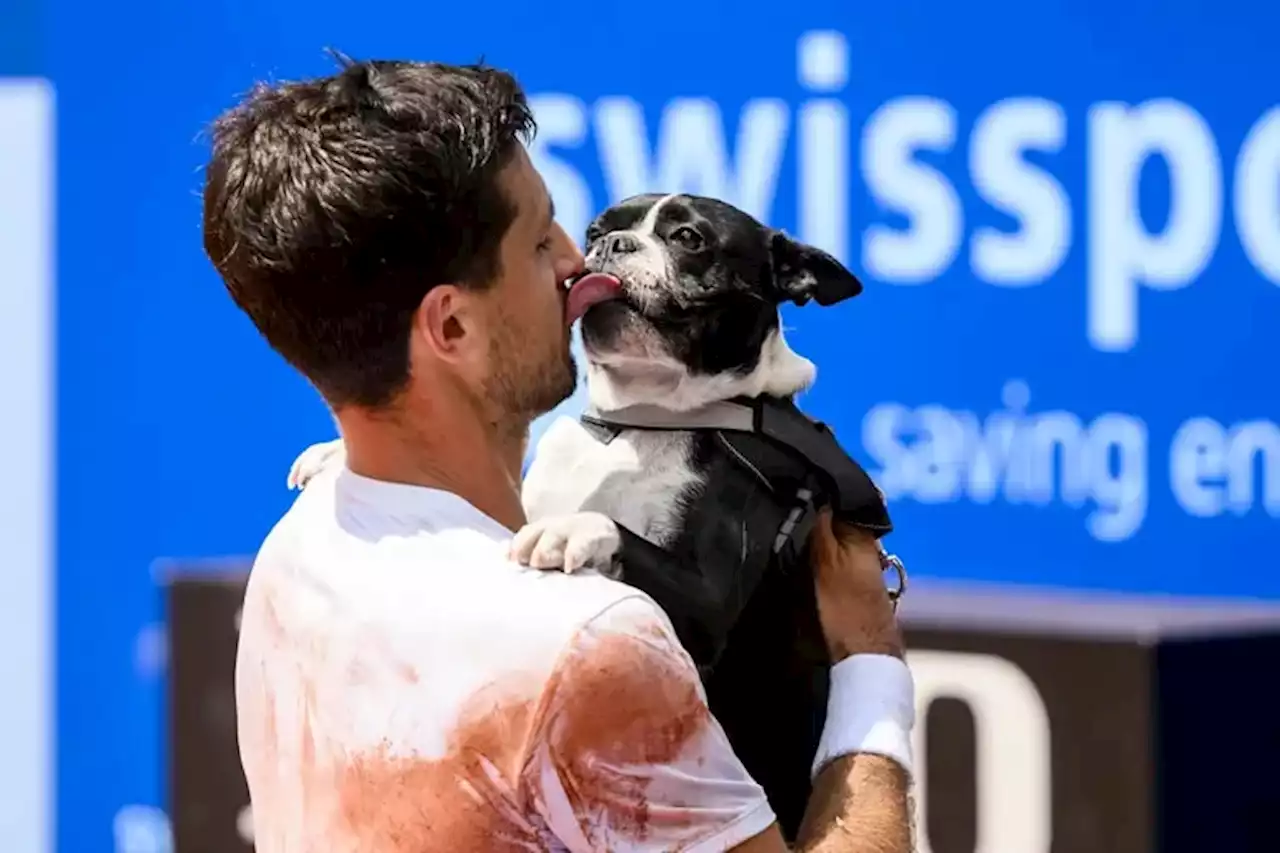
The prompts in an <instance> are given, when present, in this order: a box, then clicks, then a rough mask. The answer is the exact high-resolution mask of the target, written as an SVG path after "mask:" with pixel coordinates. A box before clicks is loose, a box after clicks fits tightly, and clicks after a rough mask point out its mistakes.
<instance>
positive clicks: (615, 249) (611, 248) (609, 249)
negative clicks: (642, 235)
mask: <svg viewBox="0 0 1280 853" xmlns="http://www.w3.org/2000/svg"><path fill="white" fill-rule="evenodd" d="M638 251H640V241H639V240H637V239H636V237H635V235H634V234H628V233H627V232H626V231H620V232H618V233H617V234H610V235H609V236H608V238H607V239H606V240H605V243H604V253H605V255H606V256H609V255H629V254H631V253H632V252H638Z"/></svg>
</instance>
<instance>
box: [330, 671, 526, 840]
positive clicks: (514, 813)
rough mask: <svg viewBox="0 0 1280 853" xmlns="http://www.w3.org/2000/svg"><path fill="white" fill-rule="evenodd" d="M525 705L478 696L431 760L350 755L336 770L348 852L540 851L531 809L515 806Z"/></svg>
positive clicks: (383, 751)
mask: <svg viewBox="0 0 1280 853" xmlns="http://www.w3.org/2000/svg"><path fill="white" fill-rule="evenodd" d="M533 707H534V706H533V702H532V701H531V700H529V701H520V700H513V699H506V700H504V699H502V698H498V697H495V696H493V695H492V694H491V693H490V692H489V691H484V692H482V693H481V694H480V695H479V696H477V697H476V698H475V699H474V700H473V701H472V702H471V706H470V707H469V708H467V709H466V711H465V712H464V716H463V718H462V719H463V722H462V724H461V725H459V727H458V728H457V729H456V730H455V732H454V733H453V735H452V736H451V737H450V738H449V741H448V745H447V749H446V751H445V754H444V755H443V756H441V757H440V758H437V759H422V758H418V757H409V756H398V755H395V754H393V753H392V752H391V751H390V749H389V748H388V747H387V746H385V745H384V746H383V747H381V748H379V749H378V750H375V751H374V752H372V753H366V754H364V755H357V756H353V757H352V758H351V760H350V762H349V763H348V764H347V765H346V766H345V767H343V768H341V769H340V771H339V773H338V791H337V795H338V803H339V809H340V815H341V820H342V823H343V824H344V826H343V827H342V829H343V830H344V831H345V833H348V834H349V835H350V836H351V837H352V840H354V841H355V842H356V844H355V847H354V849H355V850H359V851H362V852H363V851H370V853H373V851H377V853H426V851H432V850H450V851H452V850H457V851H469V850H475V851H480V850H492V851H495V853H508V851H539V850H545V849H547V848H546V846H545V845H544V844H543V843H542V841H541V838H542V835H540V833H539V830H538V827H537V826H536V825H535V823H534V821H533V819H531V818H530V815H532V809H530V808H529V807H528V803H527V802H521V801H520V795H519V793H518V791H519V788H520V778H519V777H520V771H521V767H520V764H521V760H522V757H523V754H524V745H525V743H526V740H527V738H528V736H529V733H530V728H531V725H532V720H533Z"/></svg>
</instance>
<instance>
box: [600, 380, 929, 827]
mask: <svg viewBox="0 0 1280 853" xmlns="http://www.w3.org/2000/svg"><path fill="white" fill-rule="evenodd" d="M581 421H582V424H583V426H584V427H585V428H586V429H587V430H588V431H589V432H590V433H591V434H592V435H593V436H594V437H595V438H596V439H597V440H598V441H601V442H604V443H606V444H607V443H609V442H612V441H613V440H614V439H615V438H617V437H618V436H619V435H620V434H621V433H623V432H624V431H626V430H657V431H680V432H692V433H693V434H694V441H693V445H692V448H691V451H690V452H691V454H692V455H693V460H692V461H693V463H694V465H695V467H697V469H698V471H699V473H700V474H702V475H703V483H702V484H701V488H700V489H699V490H698V491H696V492H691V493H689V494H681V495H673V496H672V500H679V501H681V502H682V503H683V506H682V518H683V521H684V525H683V529H682V530H681V531H680V532H679V534H678V535H677V536H676V537H675V538H674V540H673V541H669V542H667V543H666V544H665V547H659V546H657V545H655V544H653V543H652V542H650V541H648V540H647V539H645V538H643V536H641V535H639V534H640V533H643V531H629V530H627V529H626V528H623V527H619V534H620V536H621V538H622V547H621V550H620V553H619V555H618V556H619V562H620V566H621V570H622V574H621V579H622V580H623V582H625V583H628V584H630V585H631V586H634V587H636V588H637V589H640V590H642V591H644V592H646V593H648V594H649V595H650V596H651V597H652V598H653V599H654V601H656V602H657V604H658V605H659V606H660V607H661V608H662V609H663V611H664V612H665V613H666V615H667V617H668V618H669V619H670V620H671V624H672V627H673V628H674V629H675V632H676V634H677V636H679V638H680V641H681V643H682V644H683V645H684V647H685V649H686V650H687V651H688V652H689V655H690V657H691V658H693V661H694V663H695V664H696V665H697V666H698V670H699V673H700V674H701V677H702V681H703V684H704V686H705V688H706V691H707V697H708V702H709V703H710V706H711V709H712V711H713V713H714V714H715V715H716V718H717V720H718V721H719V722H720V724H721V725H722V726H723V728H724V730H725V732H726V734H727V735H728V737H729V740H730V742H731V743H732V744H733V747H734V750H735V752H736V753H737V754H738V755H739V757H740V758H741V759H742V761H743V762H744V764H745V765H746V767H747V768H748V770H749V771H750V772H751V775H752V777H753V778H755V779H756V780H757V781H758V782H759V783H760V785H761V786H762V787H763V788H764V789H765V791H766V793H767V794H768V796H769V801H770V803H771V804H772V805H773V807H774V811H775V813H776V814H777V816H778V819H779V822H780V824H781V826H782V828H783V834H784V835H785V836H786V837H787V838H790V839H794V838H795V835H796V832H797V831H798V828H799V825H800V821H801V820H802V817H803V813H804V809H805V804H806V801H807V799H808V795H809V790H810V781H809V768H810V762H811V761H812V759H813V756H814V754H815V752H816V749H817V745H818V739H819V736H820V735H821V732H822V727H823V724H824V721H825V718H826V705H827V691H828V680H827V679H828V670H829V667H830V660H829V653H828V651H827V647H826V642H825V640H824V638H823V634H822V628H821V625H820V623H819V619H818V610H817V601H816V598H815V592H814V584H813V576H812V573H811V568H810V561H809V551H808V540H809V533H810V531H811V530H812V528H813V525H814V522H815V521H816V519H817V515H818V512H819V511H820V510H822V509H824V508H827V507H829V508H830V509H831V510H832V512H833V514H834V516H835V517H836V518H837V519H839V520H840V521H843V522H845V523H847V524H852V525H856V526H859V527H862V528H864V529H865V530H867V531H869V532H871V533H872V534H874V535H875V536H876V537H877V539H878V538H879V537H881V536H883V535H885V534H887V533H889V532H890V531H891V530H892V529H893V524H892V522H891V521H890V519H889V513H888V510H887V509H886V507H885V502H884V496H883V495H882V494H881V492H880V490H879V489H878V488H876V485H875V483H873V482H872V480H871V478H870V477H869V476H868V475H867V473H866V472H865V471H864V470H862V468H861V466H859V465H858V463H857V462H855V461H854V460H853V459H852V458H850V457H849V455H848V454H846V453H845V451H844V450H843V448H841V447H840V445H839V443H838V442H837V441H836V438H835V435H834V434H833V433H832V431H831V430H830V429H829V428H828V427H827V426H826V425H825V424H823V423H820V422H817V421H815V420H813V419H811V418H809V417H808V416H807V415H805V414H804V413H803V412H801V411H800V410H799V409H798V408H797V407H796V406H795V404H794V403H792V402H791V400H789V399H783V398H777V397H761V398H755V399H751V398H735V399H732V400H727V401H723V402H717V403H712V404H710V405H707V406H704V407H702V408H699V409H695V410H693V411H685V412H671V411H667V410H665V409H661V408H658V407H656V406H634V407H630V408H626V409H621V410H616V411H610V412H607V413H604V412H600V411H596V410H588V411H587V412H586V413H585V414H584V415H583V416H582V418H581ZM881 565H882V568H884V569H886V570H888V569H893V570H894V571H895V572H896V573H897V588H896V589H892V590H891V592H890V594H891V596H893V598H894V601H895V604H896V601H897V599H898V597H899V596H900V595H901V594H902V591H903V589H905V586H906V575H905V572H904V571H903V568H902V564H901V562H900V561H898V560H897V558H895V557H891V556H889V555H888V554H886V553H884V550H883V547H882V548H881Z"/></svg>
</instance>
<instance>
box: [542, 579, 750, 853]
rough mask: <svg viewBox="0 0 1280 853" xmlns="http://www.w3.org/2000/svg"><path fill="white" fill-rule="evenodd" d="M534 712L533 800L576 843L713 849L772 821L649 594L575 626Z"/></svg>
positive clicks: (578, 846) (698, 852) (624, 852)
mask: <svg viewBox="0 0 1280 853" xmlns="http://www.w3.org/2000/svg"><path fill="white" fill-rule="evenodd" d="M539 718H540V719H539V724H538V725H537V727H536V730H535V734H534V742H533V743H532V744H531V746H532V747H533V749H532V755H531V758H532V759H533V760H532V762H531V764H530V766H529V768H528V769H529V770H530V771H532V777H533V778H532V783H533V788H534V792H535V794H534V796H535V799H536V801H537V809H538V811H539V812H541V813H542V816H543V818H544V819H545V820H546V821H547V824H548V826H549V828H550V829H551V831H552V832H553V833H554V834H555V836H556V837H557V838H558V839H559V841H560V842H561V843H562V844H563V845H564V846H565V847H567V848H568V849H569V850H571V851H574V853H578V851H582V853H587V852H588V851H597V850H612V851H617V853H646V852H647V851H655V853H656V851H668V850H681V851H686V853H702V852H703V851H716V853H721V852H722V851H724V850H727V849H729V848H732V847H734V846H736V845H738V844H740V843H742V842H744V841H746V840H747V839H749V838H752V837H753V836H755V835H758V834H759V833H761V832H763V831H764V830H765V829H767V828H768V827H769V825H770V824H772V823H773V822H774V814H773V811H772V809H771V808H770V806H769V803H768V800H767V799H766V797H765V793H764V791H763V789H762V788H761V787H760V786H759V785H758V784H756V782H755V781H754V780H753V779H752V778H751V776H750V775H749V774H748V773H747V770H746V768H745V767H743V765H742V762H741V761H739V760H738V757H737V756H736V755H735V754H734V752H733V749H732V748H731V747H730V745H729V741H728V739H727V738H726V737H725V734H724V731H723V730H722V729H721V728H720V725H719V723H717V722H716V720H715V718H714V717H712V715H711V712H710V710H709V709H708V707H707V702H706V696H705V693H704V692H703V689H702V683H701V680H700V679H699V677H698V673H697V670H696V668H695V667H694V664H693V661H692V659H691V658H690V657H689V655H688V654H687V653H686V652H685V650H684V649H683V648H682V647H681V645H680V643H679V641H678V640H677V639H676V636H675V632H674V630H673V629H672V627H671V623H670V621H669V620H668V619H667V618H666V615H665V614H664V613H663V612H662V611H661V609H659V608H658V606H657V605H656V604H654V603H653V601H652V600H651V599H648V598H647V597H643V596H635V597H629V598H625V599H623V600H621V601H619V602H617V603H615V604H613V605H611V606H610V607H608V608H607V609H606V610H604V611H603V612H602V613H601V614H599V615H598V616H597V617H595V618H594V619H592V620H590V621H589V622H587V623H586V624H585V625H584V626H583V627H582V628H581V629H580V630H579V631H578V632H577V633H576V635H575V636H574V637H573V639H572V640H571V642H570V643H569V645H568V647H567V649H566V650H565V652H564V654H563V655H562V657H561V659H560V661H559V663H558V665H557V667H556V670H555V673H554V675H553V676H552V679H551V681H550V683H549V684H548V687H547V691H546V693H545V694H544V698H543V702H542V707H541V712H540V714H539Z"/></svg>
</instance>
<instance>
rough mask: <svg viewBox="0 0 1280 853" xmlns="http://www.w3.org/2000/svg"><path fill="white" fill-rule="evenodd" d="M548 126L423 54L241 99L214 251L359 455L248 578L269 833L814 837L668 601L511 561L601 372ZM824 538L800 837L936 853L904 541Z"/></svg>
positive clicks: (255, 732)
mask: <svg viewBox="0 0 1280 853" xmlns="http://www.w3.org/2000/svg"><path fill="white" fill-rule="evenodd" d="M532 129H533V122H532V119H531V116H530V114H529V111H528V108H527V105H526V102H525V98H524V96H523V94H522V92H521V91H520V89H519V87H518V86H517V84H516V83H515V81H514V80H513V79H512V78H511V77H510V76H508V75H506V74H504V73H501V72H499V71H496V70H493V69H488V68H478V67H453V66H446V65H439V64H420V63H408V62H369V63H346V64H345V65H344V67H343V68H342V69H341V71H340V72H339V73H337V74H335V75H334V76H331V77H327V78H323V79H318V80H311V81H307V82H301V83H293V84H288V85H283V86H280V87H278V88H274V89H271V88H265V87H264V88H259V89H257V90H255V91H254V92H253V93H252V94H251V95H250V96H249V98H248V99H247V100H246V101H245V102H244V103H243V104H241V105H240V106H238V107H236V108H235V109H233V110H231V111H229V112H228V113H226V114H225V115H223V116H222V117H221V118H220V119H219V120H218V122H217V123H216V125H215V132H214V141H213V155H212V159H211V162H210V163H209V166H208V170H207V185H206V188H205V194H204V204H205V207H204V234H205V248H206V251H207V252H208V254H209V256H210V258H211V259H212V260H213V263H214V264H215V265H216V266H217V268H218V270H219V272H220V273H221V275H222V277H223V279H224V281H225V283H226V286H227V289H228V290H229V292H230V294H231V296H232V297H233V298H234V300H235V301H236V303H237V304H238V305H239V306H240V307H241V308H242V309H243V310H244V311H245V313H246V314H247V315H248V316H249V317H250V318H251V319H252V321H253V322H254V324H255V325H256V326H257V328H258V329H259V330H260V332H261V333H262V334H263V335H264V337H265V338H266V340H267V341H268V342H269V343H270V345H271V346H272V347H273V348H274V349H276V350H277V351H278V352H279V353H280V354H281V355H282V356H283V357H284V358H285V359H287V360H288V361H289V362H290V363H291V364H292V365H293V366H294V367H296V368H297V369H298V370H299V371H300V372H301V373H302V374H303V375H305V376H306V377H307V379H308V380H309V381H310V382H312V383H313V384H314V385H315V387H316V388H317V389H318V390H319V392H320V393H321V394H322V395H323V396H324V398H325V400H326V401H327V402H328V403H329V405H330V406H331V407H332V408H333V410H334V412H335V415H336V418H337V420H338V422H339V425H340V430H341V433H342V436H343V439H344V441H345V445H346V451H347V463H346V465H345V466H342V467H341V469H340V470H336V471H332V472H329V473H326V474H322V475H320V476H319V477H318V478H317V479H315V480H312V481H311V483H310V484H309V485H308V487H307V489H306V491H305V492H304V493H303V494H302V495H301V496H300V497H299V498H298V500H297V501H296V502H295V504H294V506H293V507H292V508H291V509H290V510H289V511H288V513H286V515H285V516H284V517H283V518H282V519H281V520H280V522H279V523H278V524H277V525H276V527H275V528H274V529H273V530H272V531H271V533H270V534H269V535H268V537H267V539H266V541H265V542H264V543H263V545H262V548H261V550H260V552H259V554H258V558H257V561H256V563H255V565H254V568H253V571H252V574H251V577H250V580H249V585H248V590H247V593H246V598H245V603H244V609H243V613H242V627H241V638H240V647H239V651H238V661H237V668H236V696H237V708H238V715H239V738H240V747H241V756H242V761H243V765H244V770H245V774H246V777H247V779H248V784H249V791H250V794H251V798H252V806H253V815H254V826H255V834H256V843H257V849H258V850H259V851H260V853H303V851H306V853H311V851H336V853H355V851H360V853H366V851H367V853H410V851H412V853H422V851H434V850H440V851H460V853H470V851H480V850H498V851H509V850H572V851H589V850H610V851H620V853H621V852H622V851H666V850H685V851H723V850H735V851H743V853H780V851H783V850H784V844H783V840H782V837H781V835H780V833H779V832H778V830H777V828H776V825H775V824H774V821H773V814H772V812H771V810H770V807H769V804H768V803H767V801H766V800H765V798H764V795H763V793H762V791H761V789H760V788H759V787H758V786H757V785H756V784H755V782H754V781H753V780H752V779H751V778H750V777H749V776H748V775H747V773H746V771H745V770H744V768H743V767H742V765H741V763H740V762H739V761H738V759H737V758H736V757H735V756H734V754H733V752H732V750H731V748H730V747H729V744H728V743H727V741H726V739H725V737H724V735H723V732H722V731H721V730H720V728H719V726H718V725H717V724H716V722H715V721H714V719H712V717H711V715H710V713H709V712H708V710H707V707H706V704H705V699H704V696H703V693H702V690H701V686H700V683H699V680H698V676H697V673H696V671H695V669H694V667H693V665H692V662H691V660H690V659H689V657H688V655H687V654H686V653H685V652H684V651H683V650H682V649H681V648H680V646H679V643H678V641H677V640H676V639H675V637H674V634H673V631H672V629H671V626H670V623H669V622H668V621H667V619H666V617H665V615H664V614H663V613H662V612H661V610H660V609H659V608H658V607H657V606H656V605H655V604H654V603H653V602H652V600H650V599H649V598H648V597H647V596H645V595H643V594H641V593H639V592H637V591H636V590H634V589H632V588H629V587H626V586H623V585H621V584H618V583H614V582H612V581H609V580H607V579H605V578H602V577H599V576H595V575H582V576H568V575H563V574H559V573H544V572H539V571H537V570H532V569H524V568H521V567H519V566H517V565H516V564H514V563H512V562H511V561H510V560H509V559H508V556H507V555H508V548H509V543H510V539H511V536H512V534H513V532H514V531H515V530H517V529H518V528H520V526H521V525H522V524H523V522H524V518H523V515H522V510H521V504H520V498H519V473H520V469H521V460H522V456H523V450H524V441H525V436H526V433H527V429H528V426H529V423H530V421H531V420H532V419H533V418H534V417H535V416H537V415H538V414H540V413H542V412H545V411H547V410H548V409H550V408H552V407H553V406H554V405H555V404H556V403H558V402H559V401H560V400H562V399H563V398H564V397H565V396H567V395H568V394H569V393H571V391H572V390H573V387H574V384H575V376H576V371H575V369H574V365H573V362H572V358H571V356H570V354H569V330H568V328H567V327H566V323H565V315H564V302H563V300H564V288H563V284H564V282H565V281H566V280H567V279H569V278H570V277H572V276H573V275H575V274H576V273H577V272H579V271H580V270H581V265H582V257H581V254H580V252H579V250H578V249H577V248H576V246H575V245H574V243H573V241H572V240H570V238H569V237H568V236H567V235H566V234H565V233H564V231H563V230H561V228H560V227H559V226H558V225H557V224H556V222H555V218H554V214H553V210H552V205H551V200H550V198H549V197H548V194H547V190H546V188H545V186H544V185H543V182H542V180H541V178H540V177H539V175H538V173H537V171H536V170H535V169H534V168H533V166H532V164H531V162H530V160H529V158H528V155H527V153H526V151H525V148H524V145H523V142H524V141H527V138H528V136H529V134H530V133H531V132H532ZM816 553H817V561H818V572H817V574H818V592H819V603H820V609H821V612H822V618H823V622H824V630H825V631H826V632H827V635H828V638H829V644H830V646H831V650H832V655H833V660H836V661H840V663H838V664H837V665H836V666H835V668H834V669H833V696H834V697H835V698H833V700H832V723H831V724H829V725H828V727H827V731H826V732H825V733H824V738H825V739H824V744H825V746H824V750H825V752H824V756H825V758H824V760H823V761H822V762H821V764H820V775H819V776H818V779H817V785H816V792H815V795H814V802H813V803H812V804H811V807H810V816H809V818H808V820H807V827H806V829H805V832H804V837H803V838H802V839H801V841H800V847H801V849H804V850H832V851H836V850H839V851H861V850H868V851H870V850H874V851H878V853H898V851H906V850H908V849H909V840H910V834H909V831H908V818H907V796H906V788H907V784H908V776H909V773H908V769H907V768H909V764H910V758H909V755H908V753H907V751H906V748H905V746H904V744H905V743H906V739H907V737H908V733H909V729H910V725H911V699H912V697H911V687H910V679H909V674H908V673H907V671H906V669H905V666H904V665H903V664H902V662H901V660H900V656H901V650H900V641H899V638H898V633H897V629H896V627H895V624H894V619H893V614H892V609H891V606H890V603H889V600H888V596H887V594H886V592H885V588H884V585H883V582H882V581H881V576H880V566H879V559H878V551H877V549H876V546H875V544H874V543H873V542H871V541H868V540H866V539H864V538H860V537H858V536H857V535H856V534H852V533H849V534H843V535H842V536H841V538H839V539H837V538H836V537H835V535H834V534H833V532H832V531H831V529H830V525H829V524H825V525H824V526H823V527H822V528H821V529H820V532H819V533H818V534H817V540H816ZM850 691H853V692H855V693H857V694H858V695H859V697H860V698H861V700H863V702H864V703H865V704H863V705H859V704H857V703H851V702H849V701H848V699H849V696H848V694H849V692H850ZM859 709H862V710H859Z"/></svg>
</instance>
